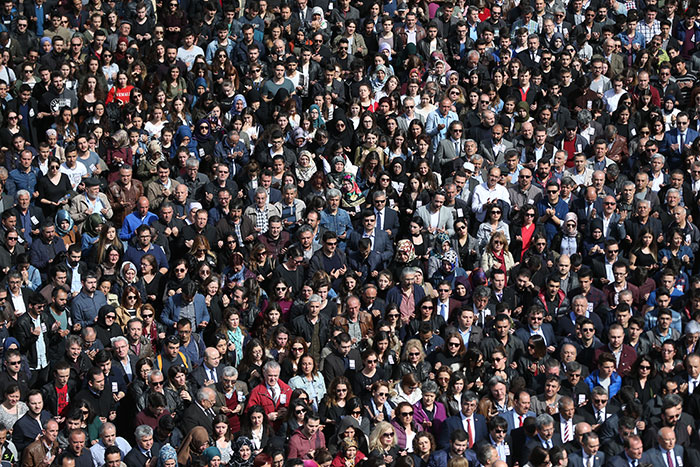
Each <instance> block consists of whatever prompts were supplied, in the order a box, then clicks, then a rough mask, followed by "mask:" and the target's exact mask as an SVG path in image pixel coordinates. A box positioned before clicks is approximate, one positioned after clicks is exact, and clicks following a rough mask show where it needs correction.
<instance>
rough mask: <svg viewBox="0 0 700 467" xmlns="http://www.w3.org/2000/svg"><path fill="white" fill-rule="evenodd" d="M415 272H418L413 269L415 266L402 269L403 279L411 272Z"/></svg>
mask: <svg viewBox="0 0 700 467" xmlns="http://www.w3.org/2000/svg"><path fill="white" fill-rule="evenodd" d="M415 273H416V272H415V271H414V270H413V268H403V269H402V270H401V279H403V278H404V277H406V276H408V275H409V274H415Z"/></svg>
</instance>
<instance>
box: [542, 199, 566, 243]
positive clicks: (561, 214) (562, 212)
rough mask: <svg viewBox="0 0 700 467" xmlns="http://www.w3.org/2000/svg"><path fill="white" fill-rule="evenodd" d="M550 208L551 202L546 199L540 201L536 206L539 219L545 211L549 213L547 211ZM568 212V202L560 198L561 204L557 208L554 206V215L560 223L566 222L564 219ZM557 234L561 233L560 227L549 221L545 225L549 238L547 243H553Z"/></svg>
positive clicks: (545, 231)
mask: <svg viewBox="0 0 700 467" xmlns="http://www.w3.org/2000/svg"><path fill="white" fill-rule="evenodd" d="M550 207H551V206H550V204H549V200H547V198H546V197H545V198H542V199H541V200H539V201H538V202H537V204H536V205H535V208H536V209H537V217H538V218H539V217H542V216H544V213H545V211H547V209H548V208H550ZM568 212H569V205H568V204H567V202H566V201H564V200H563V199H561V198H559V202H558V203H557V205H556V206H554V215H556V216H557V218H558V219H559V220H560V221H562V222H564V218H565V217H566V214H567V213H568ZM557 232H559V226H558V225H555V224H554V222H552V221H551V220H548V221H547V222H545V223H544V233H545V235H546V236H547V243H552V239H553V238H554V236H555V235H556V234H557Z"/></svg>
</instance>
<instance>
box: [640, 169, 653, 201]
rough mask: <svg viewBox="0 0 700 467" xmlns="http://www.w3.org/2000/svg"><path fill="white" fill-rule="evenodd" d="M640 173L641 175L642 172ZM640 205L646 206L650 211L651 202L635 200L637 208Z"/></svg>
mask: <svg viewBox="0 0 700 467" xmlns="http://www.w3.org/2000/svg"><path fill="white" fill-rule="evenodd" d="M640 173H643V172H640ZM645 175H646V174H645ZM642 204H646V206H647V207H648V208H649V209H651V201H649V200H648V199H638V200H637V207H639V206H641V205H642Z"/></svg>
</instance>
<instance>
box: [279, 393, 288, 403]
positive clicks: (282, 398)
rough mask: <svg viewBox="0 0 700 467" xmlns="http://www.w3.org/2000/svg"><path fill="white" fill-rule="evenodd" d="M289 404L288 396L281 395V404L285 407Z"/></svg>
mask: <svg viewBox="0 0 700 467" xmlns="http://www.w3.org/2000/svg"><path fill="white" fill-rule="evenodd" d="M286 403H287V395H286V394H280V404H282V405H285V404H286Z"/></svg>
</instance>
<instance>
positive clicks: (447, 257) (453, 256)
mask: <svg viewBox="0 0 700 467" xmlns="http://www.w3.org/2000/svg"><path fill="white" fill-rule="evenodd" d="M442 260H443V261H447V262H448V263H449V264H450V265H451V266H452V270H453V271H454V269H455V268H456V267H457V252H455V251H454V250H450V251H448V252H447V253H445V254H443V255H442Z"/></svg>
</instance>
